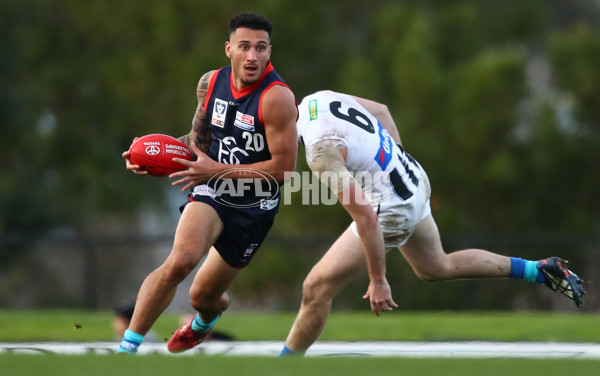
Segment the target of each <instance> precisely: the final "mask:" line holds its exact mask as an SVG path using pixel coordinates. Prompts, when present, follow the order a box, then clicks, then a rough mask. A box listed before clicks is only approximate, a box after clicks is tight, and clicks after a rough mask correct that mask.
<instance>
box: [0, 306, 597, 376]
mask: <svg viewBox="0 0 600 376" xmlns="http://www.w3.org/2000/svg"><path fill="white" fill-rule="evenodd" d="M294 317H295V313H292V312H289V313H277V314H273V313H260V312H249V313H235V312H228V313H227V314H226V315H224V316H223V318H222V319H221V321H220V322H219V323H218V329H219V330H221V331H224V332H227V333H229V334H232V335H233V336H235V338H236V339H237V340H276V341H283V340H284V339H285V337H286V335H287V332H288V330H289V328H290V326H291V324H292V322H293V320H294ZM111 318H112V314H111V312H90V311H1V310H0V342H17V341H18V342H22V341H110V340H113V339H114V335H113V333H112V328H111ZM599 321H600V317H599V316H597V315H594V314H555V313H498V312H469V313H463V312H400V311H398V312H394V313H391V314H387V315H383V316H381V317H375V316H374V315H373V314H372V313H369V312H363V313H334V314H332V316H331V318H330V320H329V322H328V324H327V327H326V330H325V332H324V333H323V336H322V337H321V339H322V340H348V341H359V340H387V341H391V340H394V341H449V340H452V341H455V340H488V341H554V342H555V341H564V342H596V343H598V342H600V325H598V324H599ZM177 326H178V315H173V314H166V315H164V316H162V317H161V318H160V319H159V321H158V322H157V323H156V325H155V327H154V330H155V331H156V332H157V334H158V335H159V336H160V337H161V338H162V337H164V338H167V337H169V336H170V334H171V332H173V330H175V329H176V328H177ZM598 367H600V361H596V360H576V359H543V360H539V359H409V358H334V357H332V358H327V357H322V358H314V357H309V358H291V359H290V358H269V357H232V356H229V357H227V356H205V355H199V356H191V357H190V356H183V357H177V356H165V355H148V356H137V357H123V356H110V355H75V356H67V355H25V354H0V370H1V374H3V375H36V376H38V375H88V376H93V375H164V374H171V375H176V374H180V375H187V374H196V373H198V374H205V373H210V374H211V375H212V374H214V375H229V374H231V375H233V374H235V375H249V376H254V375H256V376H258V375H261V376H264V375H311V376H316V375H329V376H338V375H340V376H342V375H343V376H351V375H371V374H375V375H392V374H393V375H423V376H429V375H445V376H452V375H461V376H463V375H485V376H487V375H490V376H493V375H506V374H511V375H529V376H532V375H547V374H548V373H549V372H552V373H569V374H575V375H578V376H580V375H596V374H598Z"/></svg>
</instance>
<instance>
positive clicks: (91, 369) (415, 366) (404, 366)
mask: <svg viewBox="0 0 600 376" xmlns="http://www.w3.org/2000/svg"><path fill="white" fill-rule="evenodd" d="M599 366H600V362H599V361H593V360H571V359H567V360H565V359H545V360H535V359H406V358H263V357H221V356H211V357H207V356H198V357H173V356H161V355H152V356H143V357H125V356H117V355H112V356H109V355H85V356H64V355H16V354H13V355H0V367H1V369H2V374H3V375H19V376H25V375H32V376H39V375H45V376H46V375H48V376H52V375H57V376H58V375H60V376H71V375H72V376H80V375H86V376H96V375H98V376H106V375H111V376H113V375H144V376H154V375H194V374H196V375H200V374H204V375H220V376H225V375H236V376H239V375H244V376H268V375H278V376H281V375H311V376H319V375H327V376H349V375H352V376H356V375H378V376H380V375H396V376H397V375H402V376H412V375H415V376H417V375H418V376H430V375H444V376H454V375H456V376H465V375H485V376H496V375H498V376H505V375H528V376H536V375H540V376H542V375H543V376H546V375H548V374H573V375H577V376H587V375H590V376H591V375H597V374H598V367H599Z"/></svg>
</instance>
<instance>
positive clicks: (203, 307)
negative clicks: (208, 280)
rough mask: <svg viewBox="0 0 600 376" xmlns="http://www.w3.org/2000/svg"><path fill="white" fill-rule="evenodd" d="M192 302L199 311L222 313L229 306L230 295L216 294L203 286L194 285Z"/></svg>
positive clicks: (191, 289) (191, 295) (191, 293)
mask: <svg viewBox="0 0 600 376" xmlns="http://www.w3.org/2000/svg"><path fill="white" fill-rule="evenodd" d="M190 303H191V305H192V307H194V309H195V310H196V311H198V312H210V313H214V312H217V313H218V314H220V312H223V311H225V310H226V309H227V307H229V295H228V294H227V293H223V294H221V295H215V294H214V293H213V292H211V291H209V290H207V289H206V288H203V287H202V286H199V287H196V286H192V287H191V288H190Z"/></svg>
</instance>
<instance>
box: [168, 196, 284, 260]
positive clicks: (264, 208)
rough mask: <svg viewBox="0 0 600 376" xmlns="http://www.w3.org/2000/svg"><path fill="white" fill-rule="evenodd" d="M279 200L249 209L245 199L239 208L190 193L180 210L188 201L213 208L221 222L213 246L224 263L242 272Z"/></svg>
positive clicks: (273, 215)
mask: <svg viewBox="0 0 600 376" xmlns="http://www.w3.org/2000/svg"><path fill="white" fill-rule="evenodd" d="M255 200H256V199H255ZM279 201H280V200H279V197H277V198H276V200H269V202H267V203H261V204H258V205H254V206H249V205H247V202H248V200H246V201H245V202H240V206H239V207H238V206H235V205H229V204H228V205H226V204H223V203H221V202H219V201H217V200H215V199H214V198H213V197H211V196H209V195H201V194H194V193H191V194H189V195H188V202H186V203H185V204H183V205H182V206H181V207H180V209H179V210H180V211H183V209H184V207H185V206H186V205H187V204H188V203H189V202H203V203H205V204H207V205H210V206H211V207H212V208H213V209H215V211H216V212H217V214H218V215H219V218H220V219H221V222H223V232H222V233H221V235H220V236H219V238H218V239H217V241H216V242H215V244H214V247H215V249H216V250H217V252H219V255H221V257H222V258H223V260H225V262H226V263H227V264H229V265H231V266H232V267H234V268H237V269H241V268H244V267H245V266H247V265H248V264H249V263H250V261H251V260H252V258H253V257H254V255H255V254H256V252H257V251H258V249H259V247H260V245H261V244H262V243H263V241H264V239H265V237H266V236H267V233H268V232H269V230H270V229H271V227H272V226H273V220H274V219H275V215H276V214H277V212H278V211H279ZM245 204H246V205H245Z"/></svg>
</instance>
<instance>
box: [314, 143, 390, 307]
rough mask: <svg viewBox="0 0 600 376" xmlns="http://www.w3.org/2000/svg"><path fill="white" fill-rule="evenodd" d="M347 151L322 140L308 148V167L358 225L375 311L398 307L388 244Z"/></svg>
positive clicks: (371, 301)
mask: <svg viewBox="0 0 600 376" xmlns="http://www.w3.org/2000/svg"><path fill="white" fill-rule="evenodd" d="M347 155H348V154H347V149H344V148H341V149H338V148H337V147H336V146H335V144H334V143H331V142H330V141H320V142H317V143H316V144H314V145H311V146H310V147H308V149H307V160H308V165H309V167H310V168H311V170H312V171H313V172H315V173H316V174H317V176H318V177H319V178H320V179H321V180H322V181H323V182H324V183H325V184H326V185H328V186H329V187H330V188H331V190H332V191H333V192H334V193H336V194H337V197H338V200H339V201H340V203H341V204H342V206H343V207H344V209H346V211H347V212H348V213H349V214H350V216H351V217H352V219H353V220H354V221H355V222H356V228H357V230H358V234H359V236H360V240H361V243H362V246H363V251H364V253H365V257H366V259H367V269H368V271H369V279H370V283H369V287H368V290H367V293H366V294H365V295H364V296H363V298H365V299H369V300H370V303H371V310H373V312H374V313H375V314H376V315H377V316H379V313H380V312H381V311H391V310H392V309H394V308H396V307H398V305H397V304H396V303H395V302H394V300H393V298H392V292H391V289H390V286H389V284H388V282H387V279H386V277H385V273H386V265H385V245H384V241H383V234H382V233H381V228H380V227H379V222H378V221H377V215H376V214H375V212H374V211H373V208H372V207H371V205H370V203H369V201H368V199H367V197H366V196H365V194H364V192H363V190H362V189H361V187H360V185H359V184H358V183H357V182H356V181H355V180H354V177H353V176H352V174H350V172H349V171H348V169H347V168H346V165H345V158H347Z"/></svg>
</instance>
